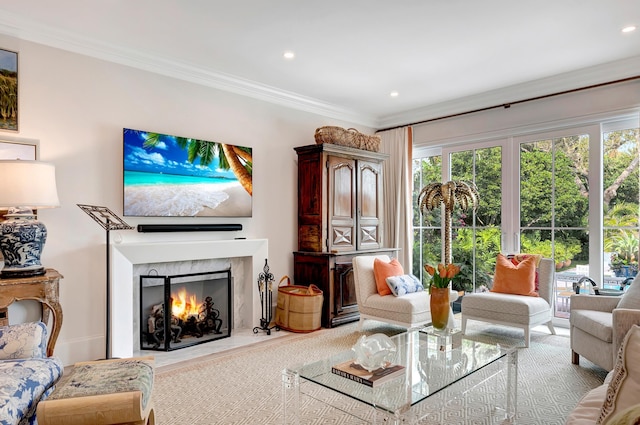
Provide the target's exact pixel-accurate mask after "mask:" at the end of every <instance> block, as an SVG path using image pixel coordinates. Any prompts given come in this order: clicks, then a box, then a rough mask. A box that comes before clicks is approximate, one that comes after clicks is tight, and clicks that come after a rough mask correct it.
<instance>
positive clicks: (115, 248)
mask: <svg viewBox="0 0 640 425" xmlns="http://www.w3.org/2000/svg"><path fill="white" fill-rule="evenodd" d="M111 250H112V254H113V255H112V257H111V258H112V262H111V266H112V275H113V277H112V284H111V294H112V296H111V299H112V303H111V315H110V317H111V329H112V333H111V341H112V344H111V355H112V356H114V357H123V358H126V357H132V356H133V353H134V351H135V350H137V349H138V347H139V344H140V335H139V329H140V324H139V323H138V322H139V320H140V312H139V309H140V301H139V299H138V298H137V296H138V294H139V290H138V288H139V285H140V283H139V276H140V275H143V274H150V273H149V270H150V269H151V268H156V269H158V267H156V266H157V264H158V263H162V264H172V263H175V262H200V261H208V260H211V259H230V260H229V263H230V264H231V265H232V266H231V269H232V275H233V279H232V291H231V292H232V295H231V299H232V301H231V305H232V312H231V320H232V323H231V328H232V329H252V328H253V327H254V326H255V325H256V324H257V323H259V320H260V311H261V304H260V294H259V293H258V290H257V285H256V279H257V277H258V275H259V274H260V273H261V272H262V268H263V266H264V261H265V259H266V258H268V257H269V249H268V241H267V240H266V239H231V240H228V239H227V240H207V241H165V242H133V243H132V242H129V243H115V244H112V245H111ZM138 269H141V270H140V273H137V272H136V270H138ZM220 269H222V267H216V268H213V267H209V268H208V269H207V270H220ZM158 270H159V269H158ZM199 271H201V270H199ZM159 274H163V275H173V274H182V271H180V272H178V273H174V272H173V271H170V270H163V271H161V272H160V273H159ZM216 305H217V304H216ZM132 324H134V325H133V326H132Z"/></svg>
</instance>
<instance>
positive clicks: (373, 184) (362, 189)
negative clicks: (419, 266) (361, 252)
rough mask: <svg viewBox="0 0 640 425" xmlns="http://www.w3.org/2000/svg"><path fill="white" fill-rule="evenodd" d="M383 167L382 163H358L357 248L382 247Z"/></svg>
mask: <svg viewBox="0 0 640 425" xmlns="http://www.w3.org/2000/svg"><path fill="white" fill-rule="evenodd" d="M381 170H382V167H381V164H380V163H374V162H367V161H359V163H358V184H357V188H358V191H357V193H358V195H357V202H358V215H357V218H356V221H357V223H358V240H357V241H356V244H357V249H377V248H380V247H382V230H381V228H380V227H381V225H382V220H381V213H382V172H381Z"/></svg>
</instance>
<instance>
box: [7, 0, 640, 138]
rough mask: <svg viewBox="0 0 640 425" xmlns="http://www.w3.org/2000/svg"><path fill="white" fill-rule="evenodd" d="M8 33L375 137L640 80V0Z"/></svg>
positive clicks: (56, 13)
mask: <svg viewBox="0 0 640 425" xmlns="http://www.w3.org/2000/svg"><path fill="white" fill-rule="evenodd" d="M629 25H635V26H637V27H639V28H638V30H636V31H633V32H631V33H622V32H621V29H622V28H623V27H625V26H629ZM0 33H2V34H6V35H10V36H15V37H18V38H21V39H25V40H29V41H34V42H37V43H42V44H46V45H49V46H53V47H58V48H62V49H66V50H70V51H75V52H77V53H81V54H87V55H91V56H94V57H98V58H100V59H105V60H109V61H113V62H118V63H123V64H126V65H130V66H135V67H138V68H141V69H146V70H149V71H152V72H158V73H161V74H164V75H169V76H172V77H175V78H181V79H185V80H190V81H194V82H197V83H199V84H204V85H207V86H211V87H216V88H220V89H223V90H228V91H232V92H236V93H240V94H243V95H247V96H251V97H255V98H259V99H263V100H267V101H270V102H274V103H278V104H282V105H286V106H289V107H293V108H296V109H301V110H306V111H310V112H315V113H319V114H322V115H325V116H327V117H330V118H335V119H341V120H346V121H351V122H354V123H359V124H362V125H366V126H369V127H374V128H382V127H385V126H393V125H400V124H406V123H409V122H413V121H419V120H422V119H427V118H432V117H434V116H437V115H438V114H440V115H442V114H449V113H455V112H462V111H463V110H468V109H469V108H478V107H486V106H493V105H494V104H502V103H508V102H510V101H517V100H520V99H522V98H523V97H526V96H538V95H545V94H549V93H551V92H554V91H560V90H567V89H572V88H577V87H582V86H585V85H590V84H596V83H601V82H606V81H610V80H613V79H619V78H625V77H630V76H636V75H639V74H640V72H639V70H640V0H606V1H605V0H519V1H514V0H483V1H473V0H466V1H465V0H397V1H390V0H322V1H304V0H271V1H267V0H242V1H238V0H236V1H231V0H228V1H221V0H188V1H177V0H136V1H131V0H109V1H86V0H56V1H50V0H29V1H15V0H13V1H10V0H0ZM285 50H291V51H293V52H295V58H294V59H292V60H286V59H284V58H283V53H284V51H285ZM392 91H397V92H398V96H397V97H391V96H390V93H391V92H392Z"/></svg>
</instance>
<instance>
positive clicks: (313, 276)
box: [293, 144, 397, 328]
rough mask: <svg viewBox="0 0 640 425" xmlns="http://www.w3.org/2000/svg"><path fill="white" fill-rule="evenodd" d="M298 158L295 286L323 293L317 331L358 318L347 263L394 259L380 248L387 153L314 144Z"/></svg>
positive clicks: (390, 251)
mask: <svg viewBox="0 0 640 425" xmlns="http://www.w3.org/2000/svg"><path fill="white" fill-rule="evenodd" d="M295 150H296V152H297V154H298V251H296V252H294V253H293V257H294V268H293V275H294V276H293V277H294V281H295V284H296V285H310V284H312V283H314V284H316V285H317V286H318V287H320V288H321V289H322V291H323V292H324V304H323V308H322V326H324V327H328V328H330V327H333V326H336V325H340V324H343V323H347V322H353V321H355V320H358V319H359V317H360V316H359V314H358V306H357V303H356V294H355V288H354V284H353V269H352V266H351V260H352V259H353V257H355V256H358V255H373V254H387V255H389V256H391V257H394V256H395V255H396V251H397V249H393V248H384V243H383V239H382V238H383V232H382V229H383V226H384V217H383V202H384V193H383V181H382V163H383V162H384V161H385V160H386V159H387V158H388V155H387V154H382V153H378V152H370V151H365V150H361V149H354V148H349V147H345V146H339V145H332V144H320V145H309V146H300V147H297V148H295Z"/></svg>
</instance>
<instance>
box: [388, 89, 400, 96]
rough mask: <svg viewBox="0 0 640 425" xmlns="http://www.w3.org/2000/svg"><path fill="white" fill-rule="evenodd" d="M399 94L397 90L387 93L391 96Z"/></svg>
mask: <svg viewBox="0 0 640 425" xmlns="http://www.w3.org/2000/svg"><path fill="white" fill-rule="evenodd" d="M399 95H400V93H398V92H397V91H395V90H394V91H392V92H391V93H389V96H391V97H398V96H399Z"/></svg>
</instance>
